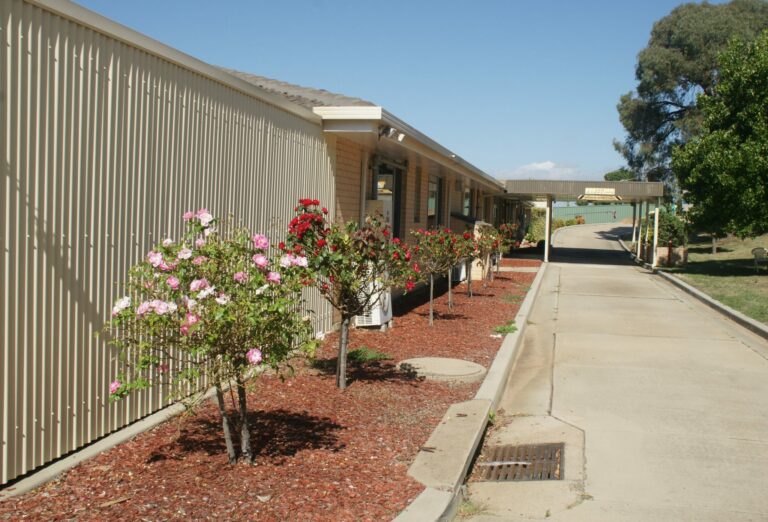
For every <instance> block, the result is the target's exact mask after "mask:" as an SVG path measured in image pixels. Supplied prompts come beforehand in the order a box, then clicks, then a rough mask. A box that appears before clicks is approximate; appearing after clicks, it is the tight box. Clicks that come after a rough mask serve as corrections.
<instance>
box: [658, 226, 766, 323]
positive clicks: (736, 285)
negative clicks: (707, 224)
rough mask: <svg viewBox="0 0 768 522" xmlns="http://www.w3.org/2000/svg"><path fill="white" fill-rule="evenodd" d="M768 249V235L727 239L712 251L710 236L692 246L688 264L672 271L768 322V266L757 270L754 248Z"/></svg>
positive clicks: (702, 238) (720, 299)
mask: <svg viewBox="0 0 768 522" xmlns="http://www.w3.org/2000/svg"><path fill="white" fill-rule="evenodd" d="M758 246H761V247H765V248H768V234H766V235H763V236H760V237H757V238H755V239H747V240H744V241H742V240H740V239H738V238H735V237H733V238H726V239H723V240H720V241H719V243H718V249H717V254H712V253H711V252H712V247H711V242H710V239H709V238H708V237H701V238H699V239H697V240H695V241H694V242H692V243H691V244H690V245H689V246H688V266H686V267H685V268H678V269H673V270H670V272H673V273H675V274H676V275H678V276H679V277H680V278H681V279H683V280H685V281H686V282H687V283H689V284H691V285H693V286H695V287H696V288H698V289H699V290H701V291H703V292H705V293H706V294H708V295H710V296H712V297H713V298H715V299H717V300H718V301H720V302H721V303H723V304H726V305H728V306H730V307H731V308H733V309H735V310H738V311H740V312H741V313H743V314H746V315H748V316H749V317H751V318H753V319H756V320H758V321H760V322H762V323H766V324H768V269H766V268H765V266H761V267H760V274H759V275H758V274H756V273H755V268H754V262H753V257H752V253H751V250H752V249H753V248H755V247H758Z"/></svg>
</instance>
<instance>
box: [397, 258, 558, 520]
mask: <svg viewBox="0 0 768 522" xmlns="http://www.w3.org/2000/svg"><path fill="white" fill-rule="evenodd" d="M546 267H547V264H546V263H544V264H542V265H541V267H540V268H539V271H538V273H537V274H536V277H535V278H534V280H533V283H532V284H531V288H530V289H529V291H528V294H527V295H526V296H525V299H524V300H523V302H522V304H521V305H520V309H519V310H518V312H517V315H516V316H515V324H516V325H517V328H518V330H517V331H515V332H513V333H510V334H507V335H506V337H505V338H504V341H503V342H502V344H501V348H499V351H498V353H497V354H496V357H495V358H494V360H493V363H491V367H490V368H489V369H488V373H487V374H486V376H485V379H484V380H483V383H482V384H481V385H480V388H479V389H478V391H477V393H476V394H475V398H474V399H473V400H471V401H467V402H461V403H456V404H453V405H451V407H450V408H449V409H448V411H447V412H446V414H445V415H444V416H443V418H442V420H441V421H440V424H438V425H437V427H436V428H435V429H434V431H433V432H432V434H431V435H430V437H429V439H428V440H427V442H426V443H425V444H424V446H423V448H422V451H420V452H419V454H418V455H417V456H416V460H415V461H414V462H413V464H412V465H411V467H410V468H409V469H408V474H409V475H410V476H412V477H413V478H415V479H416V480H417V481H419V482H420V483H422V484H424V485H425V486H426V489H425V490H424V491H423V492H422V493H421V494H420V495H419V496H418V497H416V499H415V500H414V501H413V502H411V504H410V505H409V506H408V507H407V508H406V509H405V510H403V511H402V512H401V513H400V515H398V516H397V518H396V519H395V520H396V521H397V522H428V521H441V522H442V521H449V520H453V518H454V517H455V516H456V511H457V510H458V506H459V503H460V502H461V500H462V499H463V497H464V488H463V484H464V478H465V477H466V474H467V472H468V470H469V466H470V464H471V463H472V458H473V457H474V455H475V453H476V452H477V448H478V446H479V444H480V442H481V441H482V438H483V435H484V434H485V430H486V427H487V425H488V417H489V413H491V412H494V411H496V406H497V405H498V403H499V400H500V399H501V396H502V394H503V393H504V387H505V385H506V383H507V379H508V378H509V373H510V371H511V370H512V366H513V364H514V361H515V358H516V356H517V353H518V347H519V346H520V345H521V341H522V338H523V334H524V333H525V329H526V326H527V323H528V315H529V314H530V312H531V309H532V308H533V304H534V302H535V301H536V297H537V295H538V293H539V288H540V286H541V281H542V279H543V278H544V273H545V271H546Z"/></svg>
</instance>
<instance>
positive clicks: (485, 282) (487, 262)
mask: <svg viewBox="0 0 768 522" xmlns="http://www.w3.org/2000/svg"><path fill="white" fill-rule="evenodd" d="M490 263H491V256H485V263H484V264H483V288H488V272H490V270H489V268H491V267H490V266H489V265H490Z"/></svg>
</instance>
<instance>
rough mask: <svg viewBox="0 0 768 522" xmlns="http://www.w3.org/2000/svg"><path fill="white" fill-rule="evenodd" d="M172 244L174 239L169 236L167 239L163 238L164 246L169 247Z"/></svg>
mask: <svg viewBox="0 0 768 522" xmlns="http://www.w3.org/2000/svg"><path fill="white" fill-rule="evenodd" d="M172 244H173V239H171V238H170V237H169V238H167V239H163V246H164V247H166V248H167V247H169V246H171V245H172Z"/></svg>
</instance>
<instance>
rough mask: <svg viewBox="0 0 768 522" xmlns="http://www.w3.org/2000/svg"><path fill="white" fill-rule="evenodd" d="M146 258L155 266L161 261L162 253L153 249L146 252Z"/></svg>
mask: <svg viewBox="0 0 768 522" xmlns="http://www.w3.org/2000/svg"><path fill="white" fill-rule="evenodd" d="M147 260H148V261H149V264H150V265H152V266H154V267H155V268H157V267H158V266H160V265H161V264H162V262H163V254H161V253H160V252H155V251H154V250H153V251H151V252H150V253H149V254H147Z"/></svg>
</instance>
